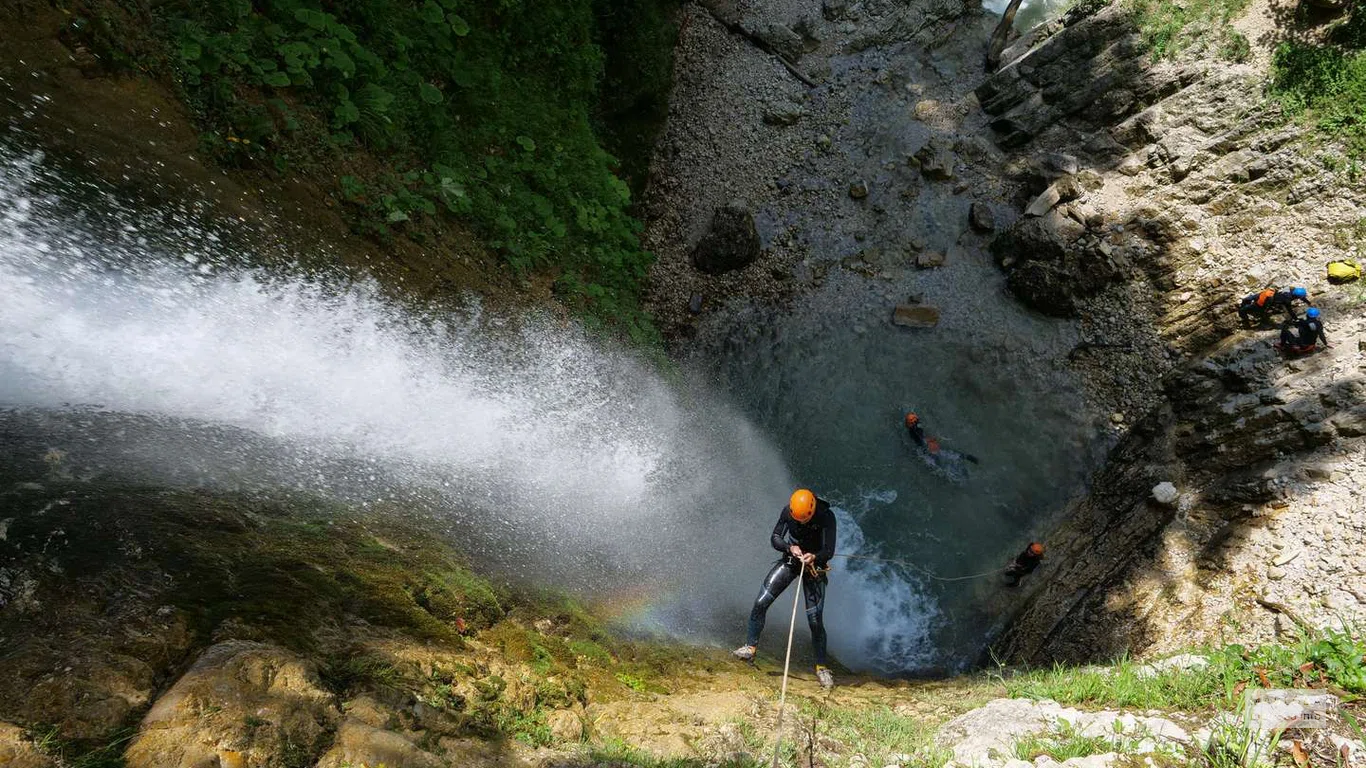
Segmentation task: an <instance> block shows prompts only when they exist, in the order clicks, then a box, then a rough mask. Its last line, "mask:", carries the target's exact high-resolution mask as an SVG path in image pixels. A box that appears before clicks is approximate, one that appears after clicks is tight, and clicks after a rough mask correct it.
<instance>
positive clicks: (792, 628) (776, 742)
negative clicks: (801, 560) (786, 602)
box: [771, 576, 805, 768]
mask: <svg viewBox="0 0 1366 768" xmlns="http://www.w3.org/2000/svg"><path fill="white" fill-rule="evenodd" d="M803 581H805V579H803V578H801V576H798V577H797V591H796V592H795V593H794V594H793V596H792V621H791V623H789V624H788V626H787V655H786V656H784V657H783V690H782V693H780V694H778V728H777V735H776V736H774V738H773V765H772V766H771V768H778V751H779V750H780V749H781V748H782V745H783V708H784V707H785V706H787V673H788V670H789V669H790V668H791V664H792V635H793V633H795V632H796V630H797V605H798V604H799V603H801V601H802V582H803Z"/></svg>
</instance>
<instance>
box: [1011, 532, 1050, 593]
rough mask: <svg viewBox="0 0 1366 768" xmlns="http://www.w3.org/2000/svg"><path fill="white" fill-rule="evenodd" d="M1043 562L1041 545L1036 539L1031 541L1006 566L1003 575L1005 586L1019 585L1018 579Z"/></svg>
mask: <svg viewBox="0 0 1366 768" xmlns="http://www.w3.org/2000/svg"><path fill="white" fill-rule="evenodd" d="M1042 562H1043V545H1042V544H1040V543H1039V542H1037V541H1032V542H1030V543H1029V546H1027V547H1025V548H1024V551H1023V552H1021V553H1020V554H1018V555H1016V556H1015V559H1014V560H1012V561H1011V563H1010V565H1007V566H1006V570H1005V577H1006V586H1007V587H1018V586H1020V579H1023V578H1024V577H1025V576H1028V575H1029V574H1031V573H1033V572H1034V571H1035V569H1037V568H1038V567H1039V564H1040V563H1042Z"/></svg>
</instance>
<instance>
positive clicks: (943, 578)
mask: <svg viewBox="0 0 1366 768" xmlns="http://www.w3.org/2000/svg"><path fill="white" fill-rule="evenodd" d="M835 557H844V558H848V559H851V560H871V561H873V562H875V563H894V564H896V565H903V566H905V567H907V568H910V569H911V570H913V571H915V572H916V573H919V574H921V575H922V576H928V577H929V578H931V579H934V580H935V581H968V580H969V579H980V578H982V577H984V576H993V575H995V574H998V573H1003V572H1005V569H1007V568H1009V567H1010V566H1009V565H1003V566H1001V567H1000V568H997V569H995V570H992V571H983V572H982V573H973V574H969V575H967V576H940V575H939V574H937V573H934V572H932V571H929V570H926V569H925V568H922V567H920V566H919V565H916V564H915V563H912V562H910V561H908V560H891V559H888V558H885V557H872V556H869V555H849V554H843V553H841V554H837V555H835Z"/></svg>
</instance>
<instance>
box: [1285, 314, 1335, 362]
mask: <svg viewBox="0 0 1366 768" xmlns="http://www.w3.org/2000/svg"><path fill="white" fill-rule="evenodd" d="M1322 316H1323V313H1322V312H1320V311H1319V308H1318V307H1310V308H1309V309H1307V310H1305V312H1304V317H1302V318H1298V319H1296V318H1293V317H1292V318H1291V319H1289V320H1287V321H1285V325H1283V326H1281V344H1280V346H1281V349H1283V350H1285V351H1286V352H1291V353H1295V354H1299V353H1303V352H1312V351H1314V348H1315V347H1316V346H1318V343H1319V342H1323V346H1325V347H1326V346H1328V336H1327V334H1325V333H1324V332H1323V321H1322V320H1321V319H1320V318H1321V317H1322Z"/></svg>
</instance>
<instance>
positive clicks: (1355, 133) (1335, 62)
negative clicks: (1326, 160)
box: [1270, 3, 1366, 158]
mask: <svg viewBox="0 0 1366 768" xmlns="http://www.w3.org/2000/svg"><path fill="white" fill-rule="evenodd" d="M1363 47H1366V8H1363V7H1362V4H1360V3H1353V4H1352V6H1351V9H1350V11H1349V15H1348V17H1347V19H1346V21H1344V22H1343V23H1342V24H1340V25H1339V26H1338V27H1337V28H1336V29H1335V30H1334V31H1333V33H1332V34H1331V35H1330V36H1329V38H1328V40H1327V41H1326V42H1324V43H1308V42H1301V41H1288V42H1285V43H1282V44H1281V45H1280V46H1279V47H1277V48H1276V52H1275V54H1274V56H1273V57H1272V79H1271V89H1270V90H1271V94H1272V96H1273V97H1275V98H1276V99H1277V100H1279V101H1280V103H1281V105H1282V106H1283V107H1284V108H1285V110H1286V111H1287V112H1288V113H1289V114H1290V115H1292V116H1293V117H1295V118H1297V119H1299V120H1301V121H1304V122H1306V123H1308V124H1310V125H1313V126H1314V127H1315V128H1317V129H1318V130H1319V131H1321V132H1322V133H1324V134H1325V135H1328V136H1333V137H1340V138H1342V139H1343V140H1345V141H1346V143H1347V146H1348V148H1349V149H1350V150H1351V152H1352V153H1353V155H1355V156H1356V157H1358V158H1359V157H1361V156H1362V155H1363V154H1366V51H1363V50H1362V48H1363Z"/></svg>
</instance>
